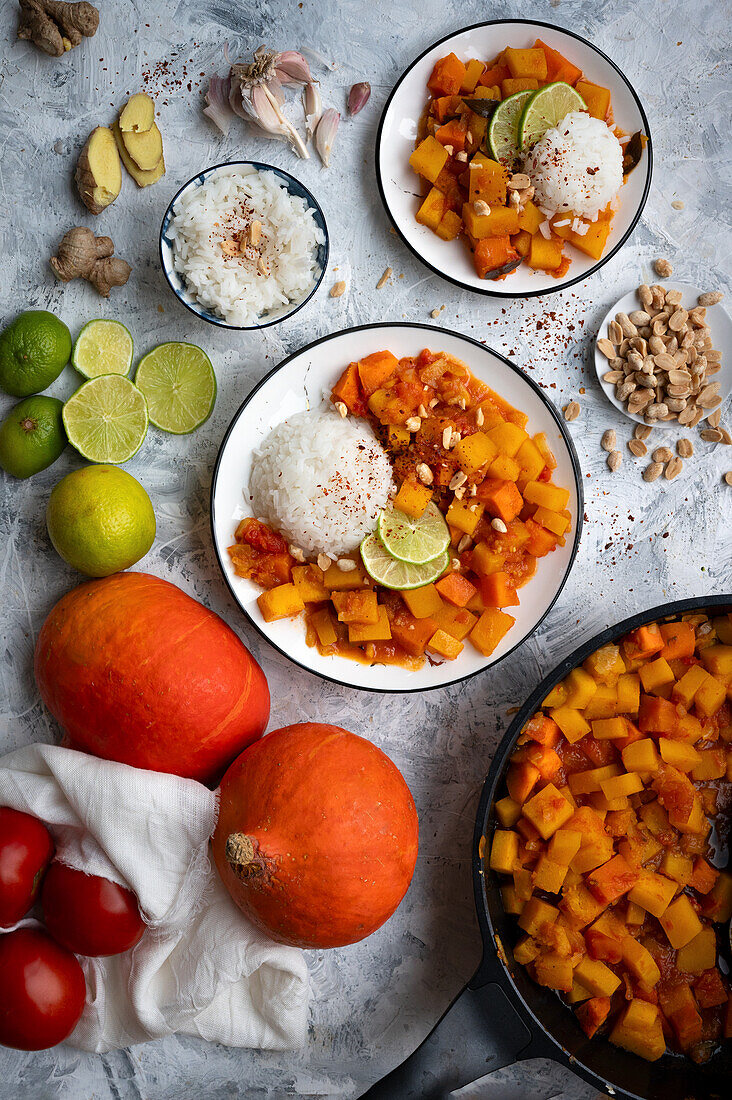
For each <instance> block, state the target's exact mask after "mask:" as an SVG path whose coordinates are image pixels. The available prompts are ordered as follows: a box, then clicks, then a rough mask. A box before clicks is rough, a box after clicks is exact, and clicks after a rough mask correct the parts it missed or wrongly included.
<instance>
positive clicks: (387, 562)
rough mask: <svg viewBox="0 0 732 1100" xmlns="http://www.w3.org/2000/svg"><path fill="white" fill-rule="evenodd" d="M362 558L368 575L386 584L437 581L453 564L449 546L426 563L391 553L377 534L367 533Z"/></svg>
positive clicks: (400, 585) (410, 585)
mask: <svg viewBox="0 0 732 1100" xmlns="http://www.w3.org/2000/svg"><path fill="white" fill-rule="evenodd" d="M361 558H362V560H363V564H364V568H365V570H366V572H367V573H368V575H369V576H370V577H371V578H372V579H373V580H375V581H376V583H377V584H383V586H384V588H399V589H404V588H421V587H422V585H425V584H431V583H432V581H436V580H437V578H438V577H439V576H440V575H441V574H442V573H444V572H445V570H446V569H447V567H448V565H449V564H450V555H449V554H448V553H447V551H446V550H445V551H444V552H443V553H442V554H440V555H439V556H438V557H436V558H435V559H434V561H428V562H425V563H424V564H423V565H413V564H412V563H411V562H408V561H399V559H398V558H395V557H393V556H392V555H391V554H390V553H389V551H388V550H387V549H386V547H385V546H384V544H383V542H382V541H381V539H380V538H379V537H378V535H367V536H366V538H365V539H364V540H363V542H362V543H361Z"/></svg>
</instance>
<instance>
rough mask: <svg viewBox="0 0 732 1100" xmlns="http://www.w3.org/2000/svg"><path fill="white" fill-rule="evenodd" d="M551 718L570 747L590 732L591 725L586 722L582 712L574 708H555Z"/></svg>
mask: <svg viewBox="0 0 732 1100" xmlns="http://www.w3.org/2000/svg"><path fill="white" fill-rule="evenodd" d="M550 716H551V718H553V719H554V721H555V722H556V723H557V725H558V726H559V728H560V730H561V731H562V733H563V734H564V736H565V737H566V738H567V740H568V741H569V743H570V745H573V744H574V743H575V741H579V739H580V738H581V737H584V736H585V734H587V733H589V732H590V723H589V722H586V721H585V719H584V718H583V717H582V715H581V714H580V712H579V711H578V710H575V709H574V708H573V707H568V706H561V707H554V708H553V709H552V711H551V714H550Z"/></svg>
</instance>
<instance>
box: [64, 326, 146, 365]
mask: <svg viewBox="0 0 732 1100" xmlns="http://www.w3.org/2000/svg"><path fill="white" fill-rule="evenodd" d="M71 362H72V363H73V365H74V366H75V367H76V369H77V370H78V372H79V374H83V375H84V377H85V378H98V377H99V375H100V374H127V372H128V371H129V369H130V367H131V365H132V337H131V336H130V334H129V332H128V331H127V329H126V328H125V326H124V325H123V324H121V322H119V321H107V320H105V319H103V318H99V319H97V320H96V321H88V322H87V324H85V325H84V327H83V329H82V330H81V332H80V333H79V335H78V336H77V338H76V343H75V344H74V350H73V352H72V353H71Z"/></svg>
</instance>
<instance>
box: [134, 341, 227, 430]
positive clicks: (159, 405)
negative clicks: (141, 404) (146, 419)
mask: <svg viewBox="0 0 732 1100" xmlns="http://www.w3.org/2000/svg"><path fill="white" fill-rule="evenodd" d="M135 385H136V386H138V387H139V389H141V390H142V392H143V393H144V394H145V398H146V400H147V407H148V411H149V413H150V419H151V421H152V422H153V424H154V425H155V427H156V428H162V430H163V431H164V432H173V434H174V435H187V434H188V432H192V431H194V430H195V429H196V428H198V427H200V426H201V424H203V422H204V420H208V418H209V416H210V415H211V410H212V409H213V407H214V402H215V400H216V375H215V374H214V369H213V367H212V366H211V360H210V359H209V357H208V356H207V355H206V353H205V352H204V351H201V349H200V348H197V347H196V345H195V344H180V343H175V342H172V343H169V344H159V345H158V346H157V347H156V348H153V350H152V351H149V352H148V353H147V355H145V356H144V357H143V358H142V359H141V360H140V365H139V366H138V368H137V373H136V375H135Z"/></svg>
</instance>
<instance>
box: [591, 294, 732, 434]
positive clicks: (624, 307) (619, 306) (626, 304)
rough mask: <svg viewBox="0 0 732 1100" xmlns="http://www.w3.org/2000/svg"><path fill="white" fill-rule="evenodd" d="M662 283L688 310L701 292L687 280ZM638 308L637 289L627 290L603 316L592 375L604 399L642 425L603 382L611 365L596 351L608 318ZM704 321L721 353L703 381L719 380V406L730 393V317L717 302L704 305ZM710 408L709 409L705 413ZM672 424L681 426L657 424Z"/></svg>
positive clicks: (613, 390)
mask: <svg viewBox="0 0 732 1100" xmlns="http://www.w3.org/2000/svg"><path fill="white" fill-rule="evenodd" d="M664 282H665V284H666V289H667V290H680V291H681V293H682V299H681V305H682V306H683V308H684V309H687V310H688V309H692V308H693V307H694V306H695V305H696V304H697V299H698V297H699V295H700V294H703V293H704V290H703V289H702V288H700V287H696V286H691V285H690V284H689V283H680V282H678V281H677V280H676V279H673V280H669V279H666V280H664ZM642 308H643V307H642V306H641V304H640V302H639V301H638V291H637V290H630V291H628V293H627V294H624V295H623V297H622V298H620V299H619V300H618V301H617V302H616V303H615V305H614V306H612V307H611V309H609V310H608V312H607V314H606V315H605V316H604V317H603V319H602V323H601V325H600V328H599V329H598V332H597V336H596V338H595V374H596V375H597V381H598V383H599V386H600V389H601V390H602V392H603V393H604V394H605V396H606V397H607V399H608V401H610V402H611V403H612V404H613V405H614V406H615V408H616V409H618V411H619V412H621V413H622V414H623V415H624V416H627V417H628V419H629V420H635V422H636V424H645V423H646V421H645V420H644V418H643V417H642V416H640V415H638V414H637V413H631V412H628V406H627V405H626V404H625V402H623V401H620V399H619V398H618V397H617V395H616V393H615V386H614V384H613V383H612V382H604V381H603V375H605V374H607V373H608V371H610V370H611V369H612V368H611V367H610V364H609V362H608V360H607V358H606V356H604V355H603V354H602V352H601V351H600V350H599V348H598V346H597V340H598V339H600V338H602V337H603V336H605V337H606V336H607V326H608V324H609V323H610V321H613V320H614V319H615V317H616V315H617V314H618V313H626V314H630V313H633V311H634V310H637V309H642ZM706 323H707V324H708V325H709V328H710V330H711V337H712V340H713V341H714V346H715V348H716V349H717V351H719V352H721V353H722V364H721V369H720V370H719V371H718V372H717V373H716V374H713V375H709V377H708V379H707V381H708V382H719V395H720V397H721V398H722V401H721V403H720V407H722V408H723V407H724V405H725V403H726V401H727V399H728V397H729V395H730V393H732V319H730V316H729V314H728V313H727V311H726V309H724V307H723V306H722V305H720V304H719V303H717V305H716V306H707V315H706ZM711 411H712V410H711V409H710V410H709V412H711ZM674 426H676V427H677V428H680V427H682V425H679V424H677V423H676V421H675V420H667V421H659V423H658V427H659V428H663V427H668V428H673V427H674ZM702 427H703V425H702Z"/></svg>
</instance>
